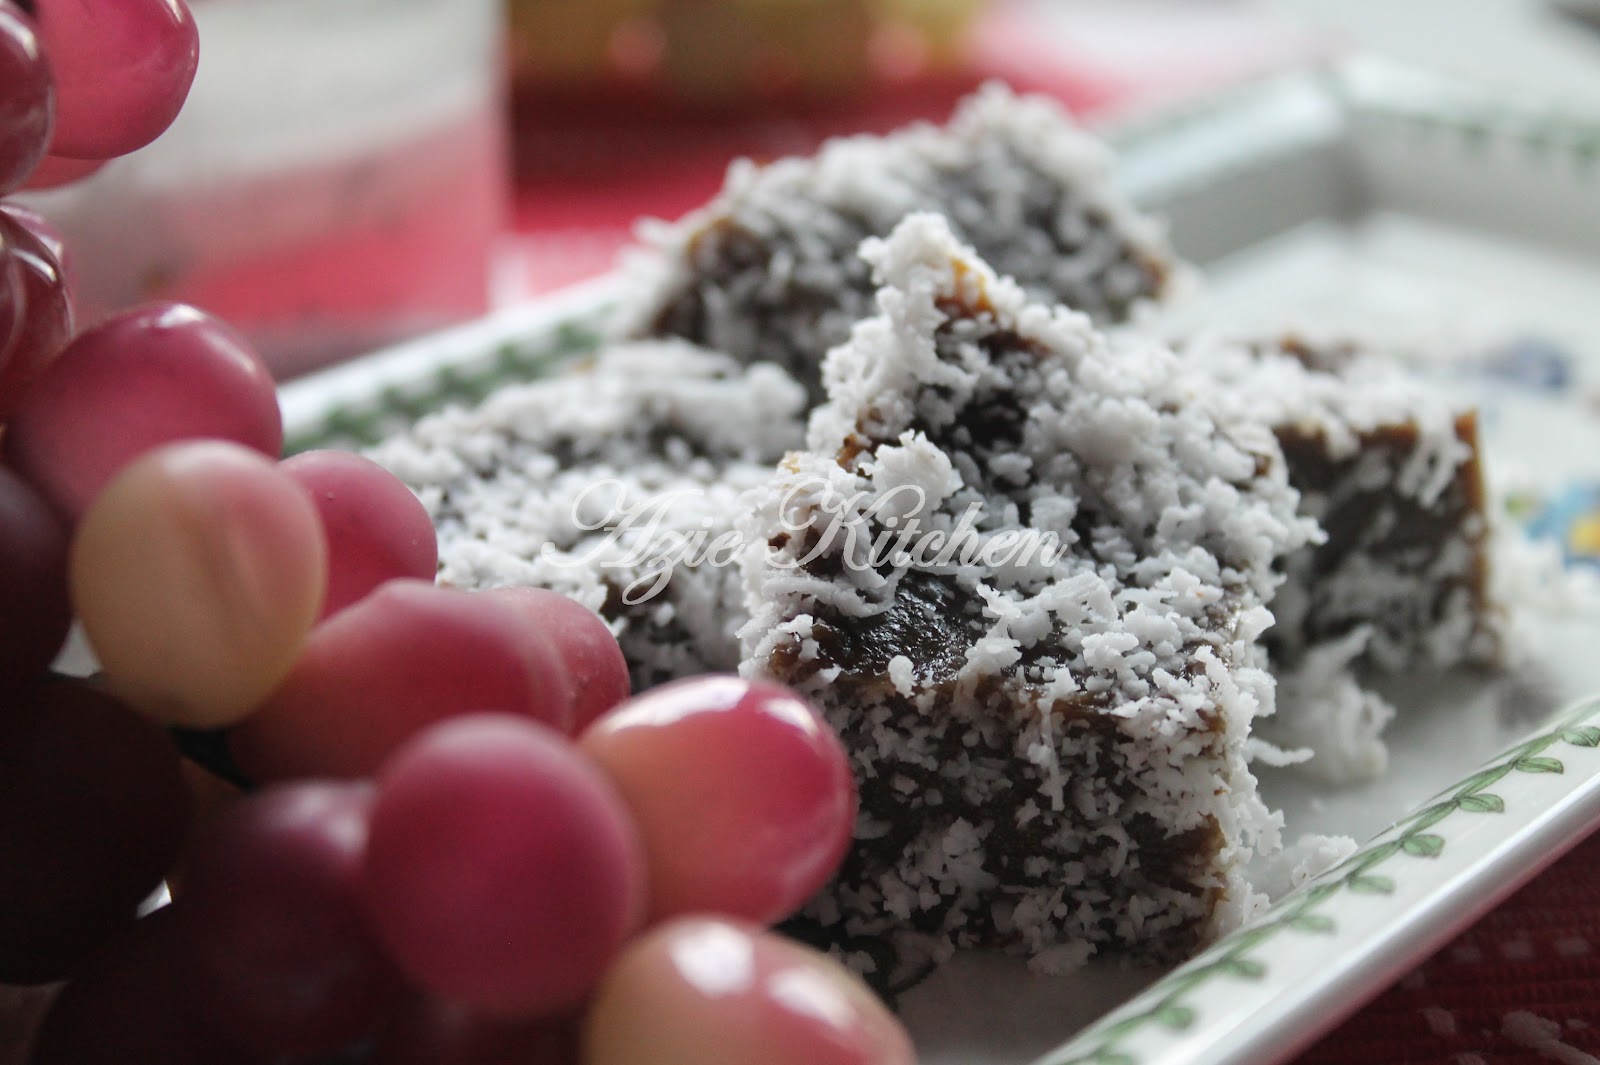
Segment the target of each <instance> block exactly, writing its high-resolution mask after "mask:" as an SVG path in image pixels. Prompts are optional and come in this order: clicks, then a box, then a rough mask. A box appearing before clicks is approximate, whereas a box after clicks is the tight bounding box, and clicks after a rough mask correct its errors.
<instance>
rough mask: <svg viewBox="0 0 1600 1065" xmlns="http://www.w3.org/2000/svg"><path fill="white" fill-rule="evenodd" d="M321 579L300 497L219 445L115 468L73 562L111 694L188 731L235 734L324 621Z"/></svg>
mask: <svg viewBox="0 0 1600 1065" xmlns="http://www.w3.org/2000/svg"><path fill="white" fill-rule="evenodd" d="M326 570H327V549H326V547H325V546H324V544H323V539H322V526H321V524H320V523H319V521H318V520H317V513H316V508H314V507H313V506H312V505H311V501H310V500H309V499H307V498H306V495H305V492H304V491H302V490H301V488H300V486H299V485H297V484H295V483H294V481H293V480H291V479H290V478H289V477H288V476H287V475H286V474H284V473H283V472H282V471H281V470H280V469H279V468H278V466H277V464H276V463H274V462H272V461H271V460H269V459H267V458H265V457H263V456H262V455H260V454H259V453H257V452H255V451H252V450H251V449H249V448H247V447H242V446H240V445H238V444H234V443H229V442H227V441H222V440H186V441H182V442H180V443H175V444H166V445H163V446H161V447H158V448H156V449H154V450H152V451H150V452H148V453H147V454H145V455H143V456H142V457H140V458H139V459H138V460H136V461H135V462H133V463H132V464H130V465H129V466H128V467H127V468H126V469H124V470H122V471H121V472H120V473H118V474H117V476H116V477H115V478H114V479H113V480H112V481H111V483H110V484H109V485H108V486H107V487H106V489H105V491H103V492H102V493H100V495H99V497H98V498H97V499H96V500H95V501H94V504H93V505H92V506H91V507H90V508H89V510H88V512H87V513H86V514H85V515H84V516H83V520H82V521H81V522H79V524H78V528H77V530H76V532H75V533H74V535H73V539H72V544H71V546H70V548H69V550H68V561H67V576H68V587H69V589H70V592H71V595H72V604H73V608H74V609H75V610H76V612H77V614H78V618H79V620H80V621H81V622H82V624H83V632H84V635H85V637H87V639H88V642H89V645H90V646H91V647H92V648H93V649H94V652H95V655H96V657H97V658H98V659H99V663H100V668H101V670H102V672H103V673H104V676H105V679H106V683H107V685H108V686H109V687H110V688H111V689H112V690H114V691H116V692H118V693H119V694H121V695H122V696H123V697H124V698H126V699H127V700H128V702H129V703H130V705H132V706H134V707H135V708H137V709H138V710H141V711H143V712H144V713H146V714H148V715H150V716H151V717H153V718H155V719H156V720H157V721H161V722H163V723H165V724H179V725H187V726H190V727H193V728H220V727H223V726H226V725H230V724H232V723H234V722H236V721H238V720H239V719H240V718H241V717H243V716H245V715H247V714H249V713H251V712H252V711H253V710H254V709H255V708H256V707H257V706H259V705H260V704H261V702H262V701H263V700H264V699H266V698H267V696H268V695H270V694H271V693H272V691H273V689H275V688H276V687H277V686H278V684H279V682H281V681H282V680H283V678H284V676H285V675H287V673H288V672H289V670H290V668H291V667H292V666H293V665H294V663H295V661H296V659H297V658H298V657H299V655H300V652H301V649H302V648H303V647H304V645H305V641H306V636H307V635H308V634H309V633H310V631H311V626H312V624H313V623H314V622H315V621H316V617H317V610H318V609H319V608H320V606H321V605H322V592H323V587H324V585H325V582H326Z"/></svg>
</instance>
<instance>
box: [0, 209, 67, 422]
mask: <svg viewBox="0 0 1600 1065" xmlns="http://www.w3.org/2000/svg"><path fill="white" fill-rule="evenodd" d="M0 240H3V242H4V243H5V245H6V248H7V249H8V251H9V256H10V259H11V262H12V265H13V269H14V270H15V271H16V276H17V280H18V282H19V283H20V285H21V288H22V307H23V314H22V320H21V323H20V329H18V331H17V332H16V334H15V335H14V336H13V337H12V340H11V345H10V347H9V348H8V349H6V350H4V351H0V423H3V422H8V421H10V420H12V418H13V417H14V415H15V413H16V410H17V407H18V405H19V403H20V401H21V399H22V397H23V396H24V395H26V394H27V392H28V391H29V390H30V389H31V388H32V387H33V385H34V384H35V383H37V381H38V379H39V378H40V377H41V376H42V375H43V374H44V372H45V370H46V369H47V368H48V366H49V364H50V362H51V361H52V360H53V359H54V358H55V356H56V355H57V354H58V353H59V352H60V351H61V349H62V348H63V347H64V346H65V345H66V343H67V341H68V340H69V339H71V337H72V328H73V312H72V295H71V292H70V290H69V288H68V285H67V279H66V274H65V271H64V270H63V269H62V265H61V262H60V260H59V259H58V258H57V255H58V254H59V248H58V247H55V246H53V245H52V244H51V243H50V242H49V240H48V238H47V235H46V234H44V233H39V232H35V231H34V230H33V229H32V228H30V227H29V226H28V225H27V224H26V219H25V216H23V215H21V214H20V213H18V212H16V211H14V210H13V209H12V208H11V207H10V205H7V206H6V208H5V209H0ZM9 435H10V434H9V429H8V436H9Z"/></svg>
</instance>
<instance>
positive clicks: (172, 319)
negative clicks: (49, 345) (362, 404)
mask: <svg viewBox="0 0 1600 1065" xmlns="http://www.w3.org/2000/svg"><path fill="white" fill-rule="evenodd" d="M196 438H215V439H220V440H232V441H234V442H235V443H239V444H242V445H244V446H245V447H249V448H252V449H254V450H256V451H259V452H261V453H262V454H263V455H266V456H267V457H269V458H273V459H275V458H277V457H278V452H279V451H280V450H281V449H282V447H283V420H282V416H281V414H280V413H279V410H278V396H277V389H276V386H275V385H274V383H273V380H272V375H271V374H270V373H269V372H268V371H267V368H266V366H265V365H263V364H262V362H261V360H260V359H259V358H257V357H256V354H255V352H253V351H252V350H251V349H250V347H249V345H248V344H247V343H246V342H245V340H244V338H242V337H241V336H239V334H237V333H236V332H234V331H233V329H232V328H231V327H230V326H228V325H227V324H226V323H225V322H223V321H221V320H219V319H217V318H213V317H212V316H211V315H208V314H206V313H205V312H203V311H199V310H196V309H195V308H193V307H189V306H186V305H184V304H180V303H154V304H149V305H147V306H144V307H138V308H135V309H134V310H131V311H127V312H124V313H123V314H119V315H117V316H116V317H114V318H111V319H109V320H108V321H106V322H104V323H102V324H100V325H98V326H96V327H94V328H93V329H89V330H86V331H85V332H83V333H81V334H79V335H78V336H77V337H76V338H75V339H74V340H73V341H72V343H71V344H69V345H67V347H66V348H65V349H64V350H63V351H62V352H61V354H60V355H59V356H58V357H57V358H56V359H55V361H54V362H52V363H51V364H50V366H49V368H48V369H47V370H46V371H45V372H44V373H43V374H42V375H40V377H39V379H38V380H37V381H36V382H34V385H33V387H32V388H31V389H30V390H29V391H28V392H27V393H26V394H25V395H24V397H23V399H22V402H21V403H20V404H19V405H18V407H17V409H16V412H15V414H14V416H13V417H12V419H11V424H10V426H8V428H7V431H6V442H5V446H6V459H7V462H8V463H9V464H10V465H11V466H12V468H14V469H16V470H17V471H18V472H20V473H21V474H22V475H23V476H24V477H26V478H28V480H30V481H32V482H33V483H34V484H35V485H36V486H38V488H39V490H40V491H42V492H43V493H44V494H45V496H46V498H48V499H49V500H50V501H51V503H53V504H54V505H55V506H56V507H57V508H58V509H59V510H60V511H61V512H62V513H63V514H65V515H67V516H68V517H69V518H70V519H73V520H76V519H77V518H78V517H79V516H80V515H82V514H83V512H84V510H86V509H87V508H88V506H89V503H90V501H91V500H93V499H94V497H95V496H96V495H97V494H98V493H99V492H100V490H101V489H102V488H104V487H105V485H106V484H107V482H109V481H110V480H111V478H112V477H113V476H115V475H116V473H117V471H118V470H120V469H122V467H124V466H126V465H127V464H128V463H130V462H132V461H133V460H134V459H136V458H138V457H139V456H140V455H142V454H144V453H145V452H146V451H149V450H150V449H151V448H153V447H156V446H157V445H159V444H165V443H169V442H171V441H174V440H188V439H196Z"/></svg>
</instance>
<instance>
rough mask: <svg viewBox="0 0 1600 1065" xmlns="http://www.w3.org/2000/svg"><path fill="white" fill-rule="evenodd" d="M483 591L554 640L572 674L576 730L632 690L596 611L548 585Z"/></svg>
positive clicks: (624, 666) (623, 664)
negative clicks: (514, 610) (508, 605)
mask: <svg viewBox="0 0 1600 1065" xmlns="http://www.w3.org/2000/svg"><path fill="white" fill-rule="evenodd" d="M487 594H488V595H490V596H492V597H494V598H497V599H501V600H504V601H505V602H508V603H510V604H511V605H513V606H515V607H516V608H517V609H519V610H521V611H522V613H523V615H524V616H526V617H527V618H528V620H529V621H530V622H531V623H532V624H534V625H536V626H537V627H538V628H539V630H540V631H541V632H543V633H544V634H545V635H546V636H548V637H549V638H550V640H551V641H552V642H553V643H554V644H555V645H556V650H557V652H558V653H559V654H560V655H561V658H562V661H564V662H566V664H567V671H568V672H569V673H571V674H572V680H573V692H574V696H575V699H576V702H575V704H574V706H573V719H572V731H573V732H574V733H577V732H581V731H582V730H583V729H585V728H587V727H588V725H589V723H590V722H591V721H593V720H594V719H595V718H597V717H599V716H600V715H601V714H603V713H605V712H606V711H607V710H610V709H611V708H612V707H614V706H616V705H617V704H618V703H620V702H622V700H624V699H626V698H627V697H628V696H629V694H630V693H631V692H632V690H633V689H632V682H631V681H630V679H629V677H628V662H627V659H625V658H624V657H623V656H622V648H621V647H620V646H618V644H617V638H616V637H615V636H613V635H611V630H610V629H609V628H607V627H606V623H605V622H604V621H603V620H602V619H601V618H600V615H598V614H596V613H595V612H594V611H592V610H590V609H589V608H588V607H586V606H584V605H583V604H582V603H580V602H578V601H577V600H575V599H572V598H569V597H568V596H565V595H562V594H560V593H559V592H553V591H551V590H549V589H548V588H496V589H494V590H492V591H490V592H488V593H487Z"/></svg>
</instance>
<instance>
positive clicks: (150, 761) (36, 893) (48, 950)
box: [0, 679, 189, 983]
mask: <svg viewBox="0 0 1600 1065" xmlns="http://www.w3.org/2000/svg"><path fill="white" fill-rule="evenodd" d="M188 818H189V800H188V793H187V792H186V791H185V789H184V784H183V778H182V775H181V774H180V771H179V769H178V752H177V749H176V748H175V747H174V745H173V743H172V741H171V739H170V738H168V736H167V735H166V734H165V733H164V732H162V731H161V730H160V729H158V728H156V727H155V726H154V725H152V724H150V723H149V722H147V721H145V720H144V719H142V718H140V717H139V716H138V715H137V714H135V713H134V712H133V711H132V710H130V709H128V708H127V707H125V706H123V705H121V704H120V703H118V702H117V701H116V700H114V699H112V698H111V697H110V696H108V695H105V694H104V693H102V692H99V691H96V690H95V689H93V688H91V687H89V686H87V685H86V684H83V683H80V682H76V681H68V680H61V679H50V680H46V681H44V682H42V683H40V684H38V685H35V686H32V687H29V688H26V689H24V690H22V691H20V692H17V693H15V694H14V695H12V696H11V697H10V698H8V699H7V700H6V704H5V705H4V706H3V707H0V982H7V981H9V982H17V983H23V982H34V981H39V980H48V979H55V978H58V977H60V976H61V975H63V974H64V973H65V972H66V971H68V969H69V968H70V967H71V966H72V965H73V964H75V963H76V962H77V961H78V960H79V959H80V958H81V957H83V956H84V954H85V953H86V952H87V951H89V950H91V949H93V948H94V947H96V946H97V945H98V944H99V943H101V942H103V941H104V939H105V938H106V937H107V936H108V935H110V934H112V933H114V932H115V931H117V930H118V929H119V928H121V927H122V926H123V925H125V924H126V923H127V922H129V921H131V920H132V919H133V916H134V911H135V909H136V908H137V906H138V905H139V903H140V902H141V901H142V900H143V899H144V898H145V897H146V896H147V895H149V894H150V892H151V891H153V890H154V889H155V887H156V885H157V884H159V883H160V880H161V876H162V874H164V873H165V872H166V871H167V870H168V869H169V868H171V866H172V863H173V860H174V859H175V858H176V856H177V853H178V849H179V847H180V846H181V844H182V841H183V835H184V832H185V830H186V828H187V827H188Z"/></svg>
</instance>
